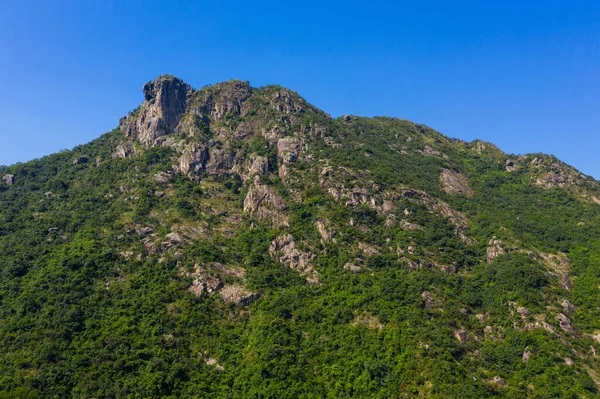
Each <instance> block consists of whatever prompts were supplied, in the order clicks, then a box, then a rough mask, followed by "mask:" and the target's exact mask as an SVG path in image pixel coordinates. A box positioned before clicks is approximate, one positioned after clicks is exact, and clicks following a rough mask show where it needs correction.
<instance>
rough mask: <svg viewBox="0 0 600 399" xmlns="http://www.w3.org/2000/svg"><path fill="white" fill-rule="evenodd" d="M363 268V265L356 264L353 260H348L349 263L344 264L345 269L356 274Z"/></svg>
mask: <svg viewBox="0 0 600 399" xmlns="http://www.w3.org/2000/svg"><path fill="white" fill-rule="evenodd" d="M362 269H363V268H362V266H357V265H356V264H355V263H353V262H347V263H346V264H345V265H344V270H347V271H349V272H351V273H354V274H357V273H359V272H360V271H361V270H362Z"/></svg>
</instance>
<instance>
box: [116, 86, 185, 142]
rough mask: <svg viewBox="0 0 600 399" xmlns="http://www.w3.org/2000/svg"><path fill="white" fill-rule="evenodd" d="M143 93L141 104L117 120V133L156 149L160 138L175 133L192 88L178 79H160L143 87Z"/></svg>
mask: <svg viewBox="0 0 600 399" xmlns="http://www.w3.org/2000/svg"><path fill="white" fill-rule="evenodd" d="M143 91H144V102H143V103H142V105H141V106H140V108H139V109H137V110H136V111H134V112H132V113H131V114H129V115H128V116H126V117H125V118H122V119H121V121H120V129H121V132H123V134H125V136H127V137H132V138H136V139H137V140H138V141H139V142H140V143H141V144H142V146H143V147H144V148H148V147H151V146H153V145H156V144H157V141H158V140H159V139H160V138H161V137H163V136H167V135H170V134H173V133H175V129H176V127H177V125H178V124H179V121H180V120H181V117H182V116H183V114H184V113H185V111H186V108H187V103H188V96H190V95H191V93H192V88H191V87H190V86H189V85H187V84H186V83H184V82H183V81H182V80H181V79H179V78H176V77H174V76H170V75H163V76H160V77H159V78H158V79H156V80H154V81H152V82H148V83H146V84H145V85H144V88H143Z"/></svg>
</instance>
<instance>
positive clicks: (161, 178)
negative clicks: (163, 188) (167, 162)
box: [152, 172, 171, 184]
mask: <svg viewBox="0 0 600 399" xmlns="http://www.w3.org/2000/svg"><path fill="white" fill-rule="evenodd" d="M152 180H154V181H155V182H156V183H161V184H164V183H168V182H169V180H171V174H170V173H169V172H159V173H156V174H154V175H152Z"/></svg>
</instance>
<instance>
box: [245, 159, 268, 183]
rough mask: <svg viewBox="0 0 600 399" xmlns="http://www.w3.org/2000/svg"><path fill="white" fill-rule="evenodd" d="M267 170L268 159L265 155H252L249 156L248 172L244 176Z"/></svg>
mask: <svg viewBox="0 0 600 399" xmlns="http://www.w3.org/2000/svg"><path fill="white" fill-rule="evenodd" d="M268 172H269V159H268V158H267V157H263V156H258V155H254V156H251V157H250V160H249V161H248V173H247V174H246V176H245V177H246V178H249V177H252V176H256V175H259V176H260V175H265V174H267V173H268Z"/></svg>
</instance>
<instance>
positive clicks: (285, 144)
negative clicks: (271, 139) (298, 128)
mask: <svg viewBox="0 0 600 399" xmlns="http://www.w3.org/2000/svg"><path fill="white" fill-rule="evenodd" d="M299 154H300V141H299V140H298V139H297V138H294V137H284V138H282V139H279V140H278V141H277V157H278V158H279V159H281V160H282V161H283V163H284V164H289V163H293V162H294V161H295V160H296V159H297V158H298V155H299Z"/></svg>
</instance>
